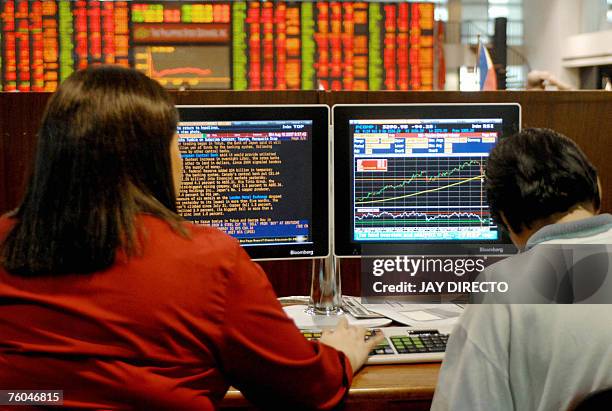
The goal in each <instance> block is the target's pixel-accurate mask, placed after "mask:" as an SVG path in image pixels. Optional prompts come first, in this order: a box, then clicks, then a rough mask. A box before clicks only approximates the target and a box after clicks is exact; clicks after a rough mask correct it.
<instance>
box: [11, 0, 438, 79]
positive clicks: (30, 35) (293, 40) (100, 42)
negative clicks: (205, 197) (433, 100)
mask: <svg viewBox="0 0 612 411" xmlns="http://www.w3.org/2000/svg"><path fill="white" fill-rule="evenodd" d="M0 14H1V18H0V74H1V78H0V80H1V81H0V90H1V91H16V90H19V91H53V90H55V89H56V88H57V85H58V83H59V82H61V81H62V80H63V79H65V78H66V77H68V76H69V75H70V74H71V73H72V72H73V71H75V70H78V69H81V68H84V67H87V66H89V65H92V64H119V65H124V66H130V67H135V68H136V69H138V70H141V71H143V72H144V73H146V74H147V75H149V76H151V77H153V78H155V79H156V80H158V81H159V82H160V83H162V84H163V85H164V86H166V87H168V88H187V89H232V88H233V89H236V90H259V89H276V90H284V89H303V90H313V89H315V90H316V89H324V90H431V89H432V88H433V84H434V81H435V79H434V41H435V38H434V25H435V22H434V5H433V4H432V3H410V2H351V1H341V2H340V1H316V2H299V1H286V2H285V1H274V2H272V1H264V2H260V1H232V2H229V1H228V2H219V1H215V2H183V1H174V2H172V1H167V2H138V1H130V2H127V1H74V0H0Z"/></svg>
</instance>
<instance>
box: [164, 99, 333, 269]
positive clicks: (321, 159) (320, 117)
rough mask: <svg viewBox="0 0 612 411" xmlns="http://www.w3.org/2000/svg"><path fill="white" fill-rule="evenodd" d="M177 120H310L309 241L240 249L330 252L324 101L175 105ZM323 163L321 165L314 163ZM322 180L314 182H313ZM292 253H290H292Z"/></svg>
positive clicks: (255, 253) (277, 254)
mask: <svg viewBox="0 0 612 411" xmlns="http://www.w3.org/2000/svg"><path fill="white" fill-rule="evenodd" d="M176 108H177V110H178V112H179V118H180V120H179V121H223V120H234V121H237V120H312V164H313V167H312V176H310V178H311V181H313V185H312V200H313V207H312V226H311V235H312V244H298V243H296V244H292V245H268V246H264V245H262V246H249V247H243V249H244V250H245V251H246V252H247V253H248V254H249V256H250V257H251V258H252V259H253V260H259V261H266V260H289V259H291V260H294V259H312V258H324V257H327V256H328V255H329V254H330V246H329V243H330V235H329V223H330V217H329V201H330V195H329V191H328V186H329V175H330V173H329V167H328V164H329V162H330V150H329V145H330V144H329V122H330V109H329V106H327V105H324V104H287V105H176ZM317 164H324V165H325V166H324V167H317ZM317 181H318V182H325V184H316V183H315V182H317ZM292 253H294V254H292Z"/></svg>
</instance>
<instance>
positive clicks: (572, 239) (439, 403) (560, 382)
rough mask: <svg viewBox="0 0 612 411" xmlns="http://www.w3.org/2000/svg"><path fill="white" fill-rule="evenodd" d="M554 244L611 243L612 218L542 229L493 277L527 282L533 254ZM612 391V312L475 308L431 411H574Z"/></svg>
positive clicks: (606, 308) (452, 347)
mask: <svg viewBox="0 0 612 411" xmlns="http://www.w3.org/2000/svg"><path fill="white" fill-rule="evenodd" d="M553 243H563V244H566V245H569V246H574V245H577V244H612V216H611V215H601V216H597V217H593V218H589V219H585V220H581V221H578V222H572V223H565V224H553V225H550V226H547V227H544V228H542V229H541V230H539V231H538V232H537V233H536V234H534V235H533V236H532V238H530V240H529V242H528V246H527V250H526V252H525V253H522V254H519V255H517V256H514V257H510V258H508V259H506V260H504V261H503V262H502V265H501V266H500V267H497V268H496V266H497V264H496V265H493V266H491V267H490V268H491V269H492V270H490V272H489V273H488V275H489V276H490V277H489V278H495V279H496V280H499V279H502V278H504V277H506V278H508V279H511V277H513V276H517V275H520V273H517V272H518V271H520V270H518V267H520V266H521V265H522V264H524V263H525V261H526V260H525V258H533V257H530V256H529V254H528V253H535V252H537V248H538V247H537V246H539V245H550V244H553ZM582 257H584V256H582ZM513 260H514V264H513ZM512 267H514V270H512V269H511V268H512ZM605 280H607V279H605ZM604 283H605V281H604ZM570 288H572V287H570ZM572 289H573V288H572ZM610 386H612V305H607V304H573V305H569V304H555V305H541V304H538V305H534V304H521V305H519V304H484V305H470V306H468V307H467V308H466V310H465V312H464V314H463V315H462V317H461V319H460V320H459V323H458V324H457V326H456V327H455V330H454V331H453V333H452V334H451V337H450V339H449V343H448V347H447V350H446V355H445V359H444V362H443V364H442V369H441V371H440V377H439V381H438V386H437V388H436V393H435V396H434V401H433V405H432V410H435V411H438V410H450V409H453V410H521V411H522V410H538V411H544V410H551V411H552V410H554V411H557V410H568V409H570V407H572V406H574V405H575V403H576V401H579V400H580V399H581V398H583V397H584V396H586V395H587V394H588V393H590V392H592V391H595V390H597V389H600V388H605V387H610Z"/></svg>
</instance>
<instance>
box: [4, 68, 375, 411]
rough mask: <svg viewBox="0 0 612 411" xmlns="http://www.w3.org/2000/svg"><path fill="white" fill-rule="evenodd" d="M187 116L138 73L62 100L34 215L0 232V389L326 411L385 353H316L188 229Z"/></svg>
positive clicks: (41, 143) (269, 296)
mask: <svg viewBox="0 0 612 411" xmlns="http://www.w3.org/2000/svg"><path fill="white" fill-rule="evenodd" d="M177 120H178V117H177V112H176V110H175V108H174V106H173V104H172V101H171V99H170V97H169V96H168V94H167V93H166V92H165V91H164V89H163V88H162V87H161V86H160V85H159V84H158V83H156V82H154V81H153V80H151V79H149V78H147V77H146V76H145V75H143V74H141V73H138V72H136V71H134V70H129V69H125V68H120V67H111V66H101V67H96V68H89V69H87V70H84V71H80V72H77V73H74V74H73V75H72V76H71V77H69V78H68V79H67V80H66V81H65V82H64V83H62V85H61V86H60V87H59V89H58V91H57V92H56V93H55V94H54V95H53V96H52V97H51V99H50V101H49V103H48V105H47V109H46V111H45V114H44V117H43V120H42V126H41V128H40V132H39V135H38V148H37V156H36V162H35V166H34V171H33V174H32V177H31V179H30V182H29V185H28V188H27V192H26V195H25V197H24V199H23V202H22V203H21V205H20V206H19V208H18V209H17V210H16V211H14V212H12V213H10V214H9V215H6V216H4V217H2V218H0V244H1V246H0V388H2V389H20V390H24V389H39V390H42V389H47V390H49V389H57V390H63V391H64V405H65V406H69V407H76V408H96V409H99V408H103V409H126V408H134V409H199V410H207V409H214V408H216V406H217V404H218V403H219V401H220V400H221V399H222V398H223V395H224V394H225V392H226V391H227V388H228V386H229V385H230V384H233V385H234V386H236V387H237V388H239V389H241V390H242V392H243V393H244V394H245V396H246V397H247V398H249V399H250V400H251V401H253V402H255V403H256V404H259V405H263V406H277V405H280V404H282V405H283V406H286V407H287V409H291V408H292V407H295V406H301V407H306V408H316V409H326V408H331V407H333V406H335V405H336V404H337V403H338V402H339V401H340V400H341V399H342V398H343V396H344V395H345V394H346V392H347V390H348V387H349V385H350V381H351V377H352V374H353V370H357V369H358V368H360V367H361V366H362V365H363V363H364V361H365V359H366V358H367V353H368V352H369V350H370V349H371V347H372V346H373V344H375V341H370V342H368V343H365V342H364V341H363V336H364V331H363V330H361V329H356V328H353V327H348V326H346V324H344V323H343V324H342V325H341V326H339V327H338V329H337V330H336V331H334V332H333V333H331V334H327V335H325V336H324V338H323V339H322V341H323V342H324V343H312V342H308V341H306V340H305V339H304V338H303V337H302V335H301V334H300V333H299V331H298V330H297V329H296V327H295V325H294V324H293V322H292V321H291V320H290V319H289V318H288V317H287V316H286V315H285V314H284V313H283V311H282V309H281V307H280V305H279V303H278V302H277V300H276V296H275V294H274V291H273V290H272V287H271V286H270V284H269V282H268V280H267V278H266V276H265V274H264V273H263V272H262V271H261V269H260V268H259V266H257V265H255V264H254V263H253V262H251V261H250V259H249V258H248V256H247V255H246V253H245V252H244V251H243V250H242V249H241V248H240V246H239V245H238V243H237V242H236V241H235V240H233V239H232V238H230V237H228V236H226V235H225V234H223V233H221V232H220V231H218V230H216V229H213V228H207V227H200V226H194V225H191V224H188V223H186V222H184V221H183V220H182V219H181V218H180V217H179V216H178V215H177V214H176V208H175V198H176V193H177V190H178V188H179V187H180V175H181V172H180V171H181V157H180V152H179V150H178V143H177V137H176V124H177Z"/></svg>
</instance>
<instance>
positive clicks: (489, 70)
mask: <svg viewBox="0 0 612 411" xmlns="http://www.w3.org/2000/svg"><path fill="white" fill-rule="evenodd" d="M478 71H479V72H480V90H481V91H491V90H497V75H496V74H495V67H494V66H493V60H492V59H491V56H490V55H489V51H488V50H487V48H486V47H485V45H484V44H483V43H480V47H479V48H478Z"/></svg>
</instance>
